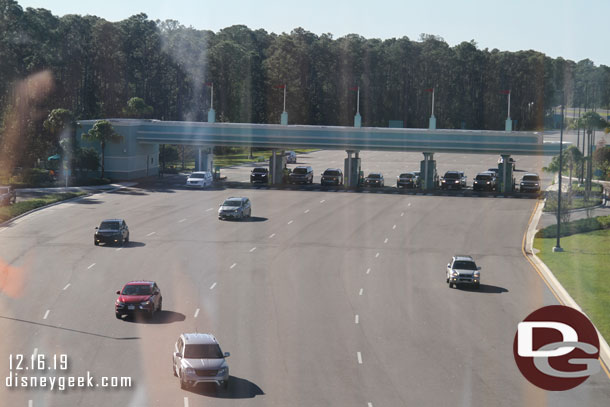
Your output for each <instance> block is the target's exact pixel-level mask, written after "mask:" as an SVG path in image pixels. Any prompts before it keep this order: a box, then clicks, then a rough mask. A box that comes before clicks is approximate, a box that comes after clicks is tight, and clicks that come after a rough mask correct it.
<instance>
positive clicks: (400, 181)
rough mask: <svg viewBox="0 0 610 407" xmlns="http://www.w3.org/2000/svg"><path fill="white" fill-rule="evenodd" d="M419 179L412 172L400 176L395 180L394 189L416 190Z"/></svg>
mask: <svg viewBox="0 0 610 407" xmlns="http://www.w3.org/2000/svg"><path fill="white" fill-rule="evenodd" d="M418 186H419V177H418V176H417V175H415V174H414V173H412V172H405V173H404V174H400V175H399V176H398V178H397V179H396V188H417V187H418Z"/></svg>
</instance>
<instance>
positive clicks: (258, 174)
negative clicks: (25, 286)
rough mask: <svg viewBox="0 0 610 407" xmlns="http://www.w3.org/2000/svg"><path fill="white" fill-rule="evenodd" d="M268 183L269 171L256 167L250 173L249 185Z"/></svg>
mask: <svg viewBox="0 0 610 407" xmlns="http://www.w3.org/2000/svg"><path fill="white" fill-rule="evenodd" d="M268 181H269V169H268V168H265V167H256V168H254V169H252V172H251V173H250V183H252V184H254V183H255V182H263V183H265V184H266V183H267V182H268Z"/></svg>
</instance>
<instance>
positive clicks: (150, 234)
mask: <svg viewBox="0 0 610 407" xmlns="http://www.w3.org/2000/svg"><path fill="white" fill-rule="evenodd" d="M155 233H157V232H150V233H149V234H147V235H146V236H152V235H154V234H155Z"/></svg>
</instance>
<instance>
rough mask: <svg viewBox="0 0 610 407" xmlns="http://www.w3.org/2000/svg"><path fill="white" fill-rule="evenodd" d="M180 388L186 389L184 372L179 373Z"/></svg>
mask: <svg viewBox="0 0 610 407" xmlns="http://www.w3.org/2000/svg"><path fill="white" fill-rule="evenodd" d="M179 377H180V388H181V389H182V390H184V389H186V380H184V374H183V373H180V376H179Z"/></svg>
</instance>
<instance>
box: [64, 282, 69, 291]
mask: <svg viewBox="0 0 610 407" xmlns="http://www.w3.org/2000/svg"><path fill="white" fill-rule="evenodd" d="M68 287H70V283H68V284H66V286H65V287H64V291H66V290H67V289H68Z"/></svg>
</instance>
